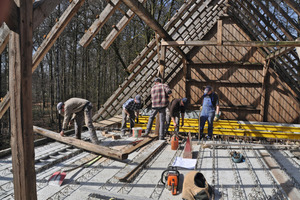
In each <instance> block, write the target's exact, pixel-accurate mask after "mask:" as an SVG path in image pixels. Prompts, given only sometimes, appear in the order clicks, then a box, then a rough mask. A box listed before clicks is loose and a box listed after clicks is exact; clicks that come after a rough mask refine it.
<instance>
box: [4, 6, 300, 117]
mask: <svg viewBox="0 0 300 200" xmlns="http://www.w3.org/2000/svg"><path fill="white" fill-rule="evenodd" d="M60 2H61V0H55V1H49V0H48V1H47V0H40V1H36V2H35V4H34V6H33V7H34V8H33V13H34V15H33V16H34V28H36V27H37V26H38V25H39V24H40V23H41V22H42V21H43V20H44V19H45V18H46V17H47V16H48V15H49V14H50V12H51V11H52V10H53V9H54V8H55V6H56V5H57V4H58V3H60ZM83 2H84V0H73V1H71V3H70V6H69V7H68V8H67V9H66V10H65V12H64V13H63V15H62V16H61V18H60V19H59V21H58V22H57V23H56V24H55V26H54V27H53V28H52V30H51V31H50V32H49V34H48V35H47V37H46V38H45V40H44V41H43V43H42V44H41V46H40V47H39V49H38V51H37V52H35V54H34V56H33V66H32V71H34V70H35V69H36V68H37V66H38V65H39V63H40V62H41V60H42V59H43V57H44V56H45V54H46V53H47V52H48V50H49V49H50V48H51V47H52V46H53V44H54V43H55V41H56V39H57V38H58V37H59V35H60V33H61V32H62V31H63V30H64V28H65V27H66V25H67V24H68V23H69V22H70V20H71V19H72V17H73V16H74V15H75V14H76V12H77V11H78V10H79V8H80V7H81V5H82V4H83ZM144 2H145V0H139V1H137V0H122V1H121V0H110V1H108V3H107V6H106V7H105V8H104V10H103V11H102V12H101V13H100V14H99V16H98V17H97V19H96V20H95V21H94V23H93V24H92V25H91V26H90V27H89V28H88V29H87V30H86V33H85V34H84V36H83V37H82V38H81V40H80V42H79V43H80V44H81V45H82V46H84V47H86V46H88V44H89V43H90V42H91V41H92V39H93V38H94V37H95V35H96V34H97V33H98V32H99V31H100V30H101V28H102V27H103V25H104V24H105V23H106V22H107V21H108V19H109V18H110V17H111V16H112V15H113V14H114V12H115V11H116V10H117V9H120V8H119V7H120V5H121V3H124V4H125V5H127V7H128V8H129V9H128V10H127V12H126V13H125V12H122V13H123V14H124V16H123V18H122V19H121V20H120V21H119V22H118V23H117V24H116V25H115V26H114V27H113V28H112V30H111V32H110V33H109V34H108V36H107V37H106V38H105V39H104V41H103V42H102V44H101V46H102V47H103V48H104V49H108V48H109V46H110V45H111V44H112V43H113V41H114V40H115V39H116V38H117V36H118V35H119V34H120V33H121V31H122V30H123V29H124V28H125V27H126V25H127V24H129V23H130V20H131V19H132V18H133V17H134V16H135V15H138V16H139V17H140V18H141V19H142V20H144V22H145V23H146V24H147V25H148V26H149V27H150V28H152V29H153V30H154V31H155V32H156V33H157V34H158V38H157V39H158V40H162V39H164V40H165V41H167V42H172V41H200V42H201V40H202V39H203V37H204V36H205V35H206V34H207V33H208V31H209V30H210V29H211V28H212V27H213V26H214V25H216V24H217V21H218V20H219V19H220V17H222V16H227V15H229V16H231V17H232V18H234V19H235V20H236V21H237V22H238V23H239V24H240V25H241V26H242V27H243V28H244V31H245V32H247V34H249V36H250V37H251V38H252V40H253V41H262V42H263V41H270V42H271V41H278V42H280V41H291V42H292V41H295V40H296V39H297V37H298V36H299V35H300V25H299V23H298V22H297V21H296V20H295V16H296V17H299V13H300V11H299V10H300V8H299V4H298V3H297V1H295V0H286V1H284V2H285V3H286V5H288V6H289V8H290V9H289V13H287V12H286V11H285V10H284V8H283V7H281V4H279V3H278V2H277V1H276V0H269V1H265V2H267V3H268V4H267V5H266V4H265V2H261V1H259V0H189V1H185V2H184V3H183V5H182V6H181V8H180V9H179V10H178V11H177V12H176V14H175V15H174V16H173V17H172V18H171V20H170V21H169V22H168V23H167V24H166V25H165V26H164V27H161V26H160V25H159V23H158V22H157V21H156V20H155V19H154V18H153V17H151V15H150V14H149V13H148V11H147V10H146V9H145V8H144V7H143V5H142V4H143V3H144ZM270 7H272V9H273V10H272V11H270ZM45 8H47V9H45ZM241 10H242V11H243V12H241ZM291 12H292V15H291V14H290V13H291ZM276 15H280V16H281V18H282V19H283V20H284V22H285V23H284V24H283V23H282V22H281V21H278V19H277V18H276ZM9 24H10V28H11V29H12V30H14V29H17V27H14V23H13V22H10V23H9ZM286 24H288V25H289V26H290V27H292V28H293V29H292V30H293V33H292V32H291V29H288V28H286V27H287V26H286ZM9 32H10V31H9V28H8V27H7V26H6V25H3V26H2V27H1V29H0V50H1V51H0V53H1V52H2V51H3V49H4V48H5V46H6V45H7V42H8V35H9ZM295 33H296V34H295ZM218 40H219V39H218ZM221 42H223V44H225V41H221ZM297 44H298V43H294V44H292V45H290V44H289V45H288V46H286V47H282V48H278V46H277V47H272V46H270V45H266V46H263V47H259V50H260V52H261V53H262V54H263V55H264V56H265V58H266V59H267V60H268V59H270V60H271V67H272V68H274V70H276V71H277V72H278V74H279V75H280V78H281V79H283V80H284V81H285V82H286V83H287V84H288V85H289V87H290V88H291V89H292V90H293V91H294V92H295V93H296V94H297V97H296V99H297V100H298V101H299V97H300V87H299V85H300V84H299V82H300V76H299V72H300V64H299V63H300V61H299V56H298V55H297V52H296V50H295V46H299V45H297ZM213 45H221V43H220V41H218V42H217V43H216V44H213ZM157 48H159V47H158V46H157V45H156V42H155V39H153V40H152V41H151V42H150V43H149V44H148V45H147V46H146V47H145V48H144V49H143V50H142V51H141V53H140V54H139V55H138V56H137V57H136V58H135V59H134V60H133V61H132V62H131V64H130V65H129V66H128V68H127V70H128V71H129V72H131V74H130V75H129V76H128V78H126V80H125V81H124V82H123V83H122V84H121V85H120V87H119V88H118V89H117V90H116V91H115V92H114V93H113V95H112V96H111V97H110V98H109V99H108V100H107V101H106V103H105V104H104V105H103V106H102V107H101V108H100V110H99V111H98V112H97V113H96V114H95V116H94V117H93V119H94V120H97V119H99V118H101V119H102V118H107V117H109V116H113V115H115V114H117V113H119V112H120V110H121V105H122V104H123V103H124V101H126V99H128V98H131V97H132V96H134V95H136V94H141V95H142V96H143V98H144V99H145V100H146V105H149V104H150V101H149V100H150V97H149V94H150V89H151V86H152V81H153V78H154V77H155V76H156V75H157V70H158V68H159V56H160V55H158V52H159V51H158V50H159V49H157ZM193 49H194V48H193V46H189V45H175V46H172V47H169V48H168V49H167V51H166V60H165V66H167V67H166V69H165V82H166V83H169V82H170V81H171V80H172V78H173V77H175V75H176V74H177V73H178V72H179V71H180V70H182V69H183V67H184V65H183V63H184V62H186V61H187V59H188V58H189V55H190V54H191V53H192V52H193ZM7 99H8V100H7ZM8 107H9V95H6V96H5V101H3V102H2V103H1V105H0V111H1V112H0V114H1V115H0V117H2V115H3V114H4V112H5V111H6V110H7V108H8Z"/></svg>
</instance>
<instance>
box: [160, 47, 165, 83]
mask: <svg viewBox="0 0 300 200" xmlns="http://www.w3.org/2000/svg"><path fill="white" fill-rule="evenodd" d="M165 59H166V47H165V46H163V47H161V53H160V58H159V77H161V78H162V81H163V82H164V79H165V68H166V61H165Z"/></svg>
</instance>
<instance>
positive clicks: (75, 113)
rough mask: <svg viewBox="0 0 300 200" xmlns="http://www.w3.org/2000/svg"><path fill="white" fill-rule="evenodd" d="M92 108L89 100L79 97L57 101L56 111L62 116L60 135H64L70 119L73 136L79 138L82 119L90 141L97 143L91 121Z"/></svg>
mask: <svg viewBox="0 0 300 200" xmlns="http://www.w3.org/2000/svg"><path fill="white" fill-rule="evenodd" d="M92 108H93V105H92V103H91V102H89V101H88V100H86V99H81V98H71V99H69V100H67V101H65V102H59V103H58V104H57V110H58V113H59V114H61V115H63V116H64V121H63V125H62V130H61V132H60V135H61V136H64V131H65V130H66V128H67V125H70V124H71V121H73V120H74V121H75V123H74V126H75V136H76V138H77V139H81V128H82V125H83V120H84V121H85V125H86V126H87V127H88V129H89V132H90V139H91V141H92V143H94V144H98V138H97V135H96V130H95V127H94V125H93V121H92Z"/></svg>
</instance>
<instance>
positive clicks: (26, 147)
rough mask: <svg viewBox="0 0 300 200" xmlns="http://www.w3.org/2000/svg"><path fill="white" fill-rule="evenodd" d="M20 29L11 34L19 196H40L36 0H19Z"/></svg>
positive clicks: (15, 174) (13, 135) (14, 150)
mask: <svg viewBox="0 0 300 200" xmlns="http://www.w3.org/2000/svg"><path fill="white" fill-rule="evenodd" d="M16 4H17V5H19V6H20V9H19V13H18V14H19V17H20V20H19V21H18V24H19V33H15V32H12V33H11V35H10V38H9V89H10V94H9V96H10V105H12V107H11V109H10V119H11V122H10V124H11V151H12V168H13V184H14V198H15V199H27V200H35V199H37V194H36V174H35V165H34V144H33V141H34V135H33V131H32V73H31V64H32V49H33V48H32V45H33V41H32V37H33V29H32V0H22V2H21V0H16Z"/></svg>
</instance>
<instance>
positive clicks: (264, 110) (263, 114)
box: [260, 60, 270, 122]
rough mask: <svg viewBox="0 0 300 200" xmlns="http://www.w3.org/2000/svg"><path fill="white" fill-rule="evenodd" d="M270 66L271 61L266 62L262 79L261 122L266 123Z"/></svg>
mask: <svg viewBox="0 0 300 200" xmlns="http://www.w3.org/2000/svg"><path fill="white" fill-rule="evenodd" d="M269 64H270V60H268V61H265V62H264V68H263V77H262V87H261V99H260V121H262V122H266V121H267V109H268V108H267V105H266V103H267V102H268V101H267V95H266V93H267V84H268V77H269V73H268V72H269Z"/></svg>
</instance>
